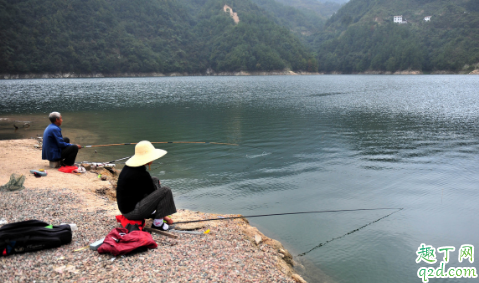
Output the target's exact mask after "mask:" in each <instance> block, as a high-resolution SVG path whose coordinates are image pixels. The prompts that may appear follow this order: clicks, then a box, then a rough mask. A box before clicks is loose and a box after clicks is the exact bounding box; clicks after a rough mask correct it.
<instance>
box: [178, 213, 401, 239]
mask: <svg viewBox="0 0 479 283" xmlns="http://www.w3.org/2000/svg"><path fill="white" fill-rule="evenodd" d="M386 209H387V210H390V209H395V210H398V211H399V210H402V209H403V208H392V207H386V208H358V209H341V210H318V211H301V212H286V213H273V214H258V215H246V216H231V217H222V218H210V219H202V220H191V221H180V222H175V224H181V223H195V222H203V221H215V220H229V219H238V218H254V217H267V216H279V215H293V214H309V213H330V212H332V213H334V212H350V211H372V210H386ZM395 212H397V211H395ZM395 212H393V213H395ZM391 214H392V213H391ZM389 215H390V214H389ZM389 215H387V216H389ZM383 218H384V217H383ZM381 219H382V218H380V219H378V220H376V221H374V222H377V221H379V220H381ZM374 222H371V223H369V224H367V225H366V226H368V225H370V224H372V223H374ZM366 226H364V227H366ZM364 227H361V228H359V229H362V228H364ZM359 229H358V230H359ZM350 233H351V232H350Z"/></svg>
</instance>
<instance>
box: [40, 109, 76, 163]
mask: <svg viewBox="0 0 479 283" xmlns="http://www.w3.org/2000/svg"><path fill="white" fill-rule="evenodd" d="M48 118H49V119H50V122H52V123H51V124H50V125H48V127H47V128H46V129H45V132H43V147H42V159H43V160H45V159H47V160H50V161H62V163H63V165H68V166H73V164H75V159H76V157H77V153H78V150H79V149H80V148H81V145H79V144H78V145H75V144H70V143H67V142H65V141H64V140H63V136H62V129H61V128H60V126H61V125H62V123H63V119H62V115H61V114H60V113H58V112H52V113H50V115H48Z"/></svg>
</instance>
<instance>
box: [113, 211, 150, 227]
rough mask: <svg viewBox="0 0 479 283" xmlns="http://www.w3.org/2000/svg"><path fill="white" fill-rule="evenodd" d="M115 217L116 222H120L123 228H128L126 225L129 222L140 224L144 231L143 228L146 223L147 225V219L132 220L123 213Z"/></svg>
mask: <svg viewBox="0 0 479 283" xmlns="http://www.w3.org/2000/svg"><path fill="white" fill-rule="evenodd" d="M115 217H116V222H120V224H121V226H122V227H123V228H127V227H126V225H128V224H130V225H135V224H136V225H138V228H139V229H140V230H142V231H143V228H145V225H146V223H145V220H130V219H128V218H126V217H125V216H123V215H117V216H115Z"/></svg>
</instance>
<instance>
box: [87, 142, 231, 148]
mask: <svg viewBox="0 0 479 283" xmlns="http://www.w3.org/2000/svg"><path fill="white" fill-rule="evenodd" d="M151 143H156V144H166V143H195V144H216V145H231V146H239V144H236V143H225V142H196V141H164V142H151ZM136 144H138V143H137V142H130V143H114V144H96V145H85V146H83V147H85V148H90V147H106V146H119V145H136Z"/></svg>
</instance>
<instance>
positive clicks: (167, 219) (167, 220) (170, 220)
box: [163, 216, 173, 225]
mask: <svg viewBox="0 0 479 283" xmlns="http://www.w3.org/2000/svg"><path fill="white" fill-rule="evenodd" d="M163 219H165V221H166V223H167V224H168V225H171V224H173V219H171V218H170V217H169V216H165V217H163Z"/></svg>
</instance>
